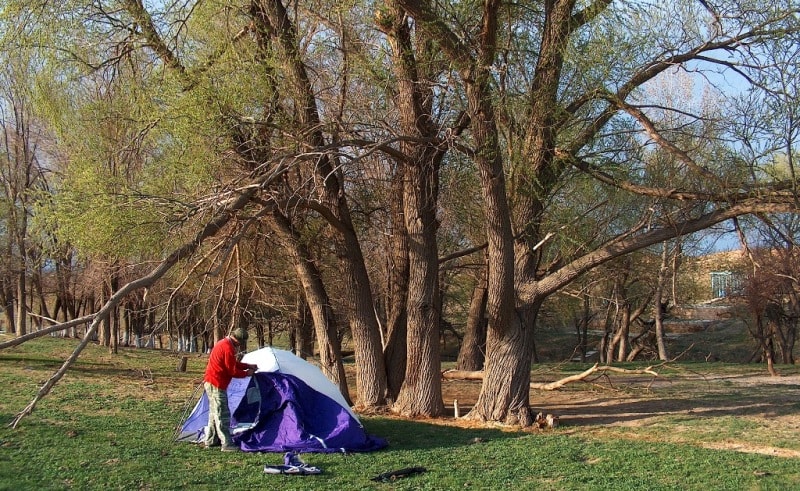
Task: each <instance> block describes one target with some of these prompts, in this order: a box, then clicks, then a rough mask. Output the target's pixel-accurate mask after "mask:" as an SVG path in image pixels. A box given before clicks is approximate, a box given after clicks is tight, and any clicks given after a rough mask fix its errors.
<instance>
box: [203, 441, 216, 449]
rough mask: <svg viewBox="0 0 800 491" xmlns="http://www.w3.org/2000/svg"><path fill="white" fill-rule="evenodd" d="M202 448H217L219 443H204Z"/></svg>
mask: <svg viewBox="0 0 800 491" xmlns="http://www.w3.org/2000/svg"><path fill="white" fill-rule="evenodd" d="M203 446H204V447H205V448H212V447H219V446H220V444H219V442H218V443H208V442H204V443H203Z"/></svg>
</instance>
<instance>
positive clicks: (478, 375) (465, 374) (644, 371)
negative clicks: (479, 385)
mask: <svg viewBox="0 0 800 491" xmlns="http://www.w3.org/2000/svg"><path fill="white" fill-rule="evenodd" d="M606 372H614V373H624V374H627V375H652V376H654V377H658V376H659V375H658V372H656V371H655V370H654V369H653V367H652V366H649V367H647V368H641V369H629V368H619V367H614V366H610V365H602V366H601V365H600V364H599V363H595V364H594V365H593V366H592V367H590V368H589V369H587V370H584V371H583V372H581V373H578V374H575V375H570V376H569V377H564V378H562V379H560V380H556V381H555V382H547V383H538V382H531V384H530V387H531V389H536V390H556V389H560V388H561V387H563V386H565V385H567V384H569V383H572V382H578V381H580V380H584V379H586V378H587V377H589V376H590V375H592V374H595V373H606ZM483 376H484V374H483V371H467V370H447V371H445V372H443V373H442V378H445V379H450V380H483Z"/></svg>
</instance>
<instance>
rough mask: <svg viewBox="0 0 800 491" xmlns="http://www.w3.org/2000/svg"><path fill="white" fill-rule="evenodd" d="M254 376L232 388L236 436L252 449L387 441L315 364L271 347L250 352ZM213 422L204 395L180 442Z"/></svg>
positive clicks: (350, 447)
mask: <svg viewBox="0 0 800 491" xmlns="http://www.w3.org/2000/svg"><path fill="white" fill-rule="evenodd" d="M242 361H243V362H244V363H251V364H254V365H257V366H258V371H257V372H256V374H255V375H253V376H252V377H246V378H243V379H233V381H231V384H230V385H229V386H228V406H229V407H230V411H231V435H232V438H233V441H234V443H236V444H237V445H240V446H241V449H242V450H244V451H247V452H286V451H296V452H369V451H373V450H379V449H381V448H383V447H385V446H386V444H387V443H386V441H385V440H384V439H382V438H377V437H374V436H371V435H368V434H367V433H366V432H365V431H364V427H363V426H362V425H361V422H360V421H359V419H358V417H357V416H356V414H355V413H354V412H353V411H352V409H351V408H350V406H349V405H348V404H347V402H346V401H345V399H344V397H343V396H342V394H341V393H340V392H339V389H338V388H337V387H336V386H335V385H334V384H333V383H332V382H331V381H330V380H328V378H327V377H325V375H324V374H323V373H322V371H321V370H320V369H319V368H317V367H315V366H314V365H312V364H311V363H309V362H307V361H305V360H303V359H302V358H299V357H297V356H295V355H294V354H292V353H290V352H288V351H284V350H279V349H275V348H272V347H267V348H262V349H259V350H256V351H253V352H251V353H247V354H246V355H245V356H244V358H242ZM207 423H208V398H207V397H206V394H205V393H203V395H202V396H201V398H200V400H199V401H198V402H197V404H196V405H195V407H194V409H193V410H192V412H191V414H189V417H188V418H187V419H186V421H185V422H184V423H183V425H182V426H181V430H180V434H179V436H178V440H179V441H195V442H197V441H201V440H202V439H203V437H204V434H205V427H206V424H207Z"/></svg>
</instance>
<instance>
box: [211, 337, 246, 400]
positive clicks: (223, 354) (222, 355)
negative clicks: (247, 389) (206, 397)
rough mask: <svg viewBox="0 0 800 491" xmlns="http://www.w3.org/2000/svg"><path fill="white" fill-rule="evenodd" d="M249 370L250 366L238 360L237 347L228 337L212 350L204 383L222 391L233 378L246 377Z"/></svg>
mask: <svg viewBox="0 0 800 491" xmlns="http://www.w3.org/2000/svg"><path fill="white" fill-rule="evenodd" d="M248 368H250V366H249V365H247V364H246V363H242V362H240V361H237V360H236V346H234V344H233V340H232V339H231V338H230V337H227V338H225V339H222V340H220V341H219V342H218V343H217V344H215V345H214V348H212V349H211V354H210V355H209V357H208V365H207V366H206V374H205V377H203V381H204V382H210V383H211V385H213V386H214V387H217V388H218V389H220V390H225V389H227V388H228V385H229V384H230V383H231V379H232V378H234V377H236V378H242V377H246V376H247V372H246V371H245V370H247V369H248Z"/></svg>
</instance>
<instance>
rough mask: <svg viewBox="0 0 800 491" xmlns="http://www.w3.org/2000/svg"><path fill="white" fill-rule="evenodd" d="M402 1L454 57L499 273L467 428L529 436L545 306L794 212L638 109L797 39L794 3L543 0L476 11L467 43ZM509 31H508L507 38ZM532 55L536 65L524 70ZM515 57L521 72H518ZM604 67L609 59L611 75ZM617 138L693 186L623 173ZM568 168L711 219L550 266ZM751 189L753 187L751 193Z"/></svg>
mask: <svg viewBox="0 0 800 491" xmlns="http://www.w3.org/2000/svg"><path fill="white" fill-rule="evenodd" d="M399 3H400V5H401V6H402V7H403V8H404V9H406V11H408V12H409V13H410V14H411V15H412V16H413V17H414V19H415V21H416V22H417V24H418V25H419V26H420V29H421V30H423V31H424V32H425V33H426V35H427V36H428V37H429V38H430V39H431V40H434V41H435V42H437V43H438V45H439V46H440V48H441V49H442V51H443V52H444V53H445V54H446V55H447V56H448V58H449V59H450V61H451V64H452V66H453V67H454V69H456V70H457V71H458V73H459V75H460V77H461V82H462V83H463V84H464V86H465V88H466V93H467V98H468V101H469V104H468V108H469V114H470V118H471V120H472V127H471V136H472V139H473V145H474V147H475V150H474V155H475V157H474V158H475V162H476V165H477V167H478V169H479V171H480V174H481V177H482V188H483V194H484V202H485V207H486V211H485V213H486V230H487V237H488V243H489V247H488V254H489V272H490V276H489V297H488V298H489V300H488V309H487V310H488V317H489V333H488V340H487V362H486V374H485V377H484V382H483V386H482V390H481V394H480V396H479V399H478V401H477V403H476V405H475V407H474V408H473V410H472V412H471V413H470V416H471V417H473V418H477V419H482V420H500V421H506V422H509V423H520V424H523V425H526V424H530V423H531V422H532V415H531V413H530V408H529V405H528V398H529V394H528V391H529V388H528V386H529V380H530V364H531V361H532V355H533V351H534V350H533V346H534V345H533V333H534V326H535V324H536V319H537V314H538V312H539V308H540V306H541V305H542V302H543V301H544V299H546V298H547V296H549V295H550V294H552V293H553V292H555V291H557V290H558V289H559V288H561V287H563V286H564V285H566V284H568V283H569V282H571V281H573V280H574V279H575V278H577V277H578V276H579V275H581V274H582V273H584V272H586V271H588V270H589V269H591V268H593V267H596V266H597V265H599V264H602V263H604V262H606V261H609V260H610V259H612V258H614V257H618V256H620V255H624V254H626V253H629V252H632V251H634V250H637V249H641V248H643V247H647V246H649V245H652V244H655V243H658V242H660V241H663V240H666V239H668V238H672V237H676V236H679V235H683V234H687V233H692V232H694V231H697V230H700V229H702V228H704V227H707V226H710V225H712V224H714V223H718V222H720V221H723V220H726V219H728V218H730V217H732V216H736V215H739V214H744V213H752V212H759V211H765V212H768V211H776V210H780V209H793V208H794V205H793V204H792V203H791V201H792V200H791V198H788V199H783V198H780V197H779V194H777V193H776V192H775V191H777V189H776V186H774V184H770V185H769V186H767V188H766V189H764V190H763V191H760V193H764V194H766V195H769V196H770V198H768V199H760V198H758V197H756V196H755V195H754V194H752V193H750V192H742V187H741V185H740V184H741V183H736V184H735V185H725V184H727V183H726V182H725V181H723V178H722V177H721V176H717V175H714V174H713V173H712V172H711V171H710V170H709V169H708V168H707V167H705V165H708V164H711V167H714V168H717V169H723V168H724V167H726V165H727V164H728V162H725V163H724V164H725V165H722V164H723V163H720V165H715V163H714V162H709V163H708V164H706V163H703V164H701V163H700V162H698V161H697V160H696V159H697V158H698V157H699V156H696V157H692V155H691V150H690V149H687V148H681V147H680V146H679V144H676V143H674V142H673V141H672V140H671V138H670V135H669V133H668V131H665V130H667V129H668V128H666V127H659V126H658V125H657V124H656V123H655V122H654V121H653V120H651V118H650V117H649V116H648V114H647V111H646V110H645V107H644V106H640V105H638V104H637V102H638V94H637V90H638V89H639V88H640V87H642V86H644V85H645V84H646V83H648V82H649V81H651V80H653V79H654V78H656V77H657V76H659V75H662V74H664V73H666V72H667V70H669V69H672V68H673V67H675V66H684V65H685V66H691V64H692V63H694V62H699V61H701V60H702V62H703V63H705V64H707V66H713V65H717V66H722V67H726V66H730V65H731V62H730V60H729V59H728V58H727V57H725V58H722V57H721V58H715V57H714V56H715V54H717V53H720V52H725V53H727V54H731V53H734V54H736V53H738V54H739V55H740V58H739V59H740V60H744V58H745V57H747V56H749V54H751V53H753V51H752V50H747V49H745V50H741V51H739V50H737V48H738V47H741V46H744V45H747V46H753V45H758V44H761V43H764V42H765V41H766V40H769V39H775V38H778V37H783V36H785V35H786V33H787V30H788V31H791V32H794V31H795V30H796V29H797V26H796V25H794V19H793V16H794V13H796V12H797V6H794V5H792V6H790V8H789V9H788V10H787V9H786V8H785V6H782V7H781V8H774V9H773V8H766V7H767V6H766V5H762V6H763V7H765V10H764V11H763V12H767V15H754V13H753V11H751V10H749V9H745V10H743V11H736V12H735V13H734V9H728V10H724V11H716V10H706V8H705V6H704V5H703V6H701V5H696V4H694V3H692V2H679V3H676V4H671V5H670V6H655V5H647V6H639V5H637V4H635V3H633V2H618V3H615V4H612V2H611V1H610V0H597V1H594V2H589V3H586V4H583V3H581V4H579V3H578V2H575V1H574V0H548V1H546V2H544V3H543V4H542V5H541V7H543V8H539V7H540V6H538V5H537V6H533V8H528V6H522V5H516V4H515V5H508V6H504V5H503V4H501V3H500V2H498V1H496V0H486V1H485V2H483V3H482V10H481V12H480V16H479V17H478V16H477V15H475V14H472V13H471V14H472V15H471V17H468V18H467V19H466V21H467V22H471V23H472V24H473V25H474V29H472V30H467V32H474V33H476V34H475V35H472V36H471V35H469V34H467V35H465V34H461V31H460V30H459V29H460V28H459V27H458V25H457V24H456V23H450V22H448V19H449V18H450V13H449V12H447V11H446V9H448V8H450V6H449V5H444V4H436V5H434V4H433V3H431V2H427V1H425V0H400V2H399ZM651 11H654V12H657V15H649V16H648V17H647V19H646V20H647V22H648V24H649V25H650V26H651V27H649V28H646V29H644V31H642V30H641V28H642V27H645V23H644V20H645V19H644V17H643V15H645V12H651ZM469 15H470V14H468V16H469ZM702 17H705V18H707V19H710V21H711V24H710V25H711V28H709V29H706V28H704V27H703V26H700V25H696V24H694V23H693V22H692V20H691V19H692V18H702ZM675 18H678V19H680V22H682V23H685V24H686V25H692V26H693V27H696V29H695V28H693V29H684V30H683V31H682V33H678V34H675V33H674V31H672V30H671V29H669V28H670V27H671V22H672V20H673V19H675ZM462 22H464V20H462ZM625 23H630V24H628V25H625ZM634 24H635V25H636V28H634ZM623 26H624V29H623V30H621V29H620V28H621V27H623ZM501 27H507V29H505V30H504V31H503V32H499V30H500V28H501ZM637 29H639V30H637ZM624 36H627V38H626V37H624ZM502 40H507V42H508V43H518V44H514V45H513V49H510V50H508V51H507V52H503V53H502V54H503V55H506V54H507V55H508V56H503V57H501V56H499V54H501V53H500V51H499V48H500V47H501V45H500V42H501V41H502ZM656 40H657V42H654V41H656ZM526 41H527V42H528V44H527V45H526V44H524V42H526ZM509 45H511V44H509ZM664 46H667V47H668V48H667V49H664ZM525 48H527V49H525ZM526 53H536V56H535V58H533V59H528V58H526V57H525V54H526ZM726 56H727V55H726ZM604 57H605V58H604ZM517 60H518V64H512V63H509V61H517ZM609 60H614V61H613V63H611V64H609V63H608V61H609ZM752 61H753V60H748V62H750V63H752ZM584 63H592V64H591V65H588V66H592V67H594V69H589V68H587V65H586V64H584ZM602 64H605V66H602ZM761 67H764V65H763V64H761ZM509 74H511V75H514V74H519V75H520V79H519V80H527V81H528V83H527V85H525V84H524V82H519V81H518V82H517V84H516V85H513V86H512V85H508V86H506V85H503V84H504V82H505V81H507V80H509V79H511V77H510V76H509ZM511 80H512V81H513V79H511ZM521 85H524V87H523V88H520V86H521ZM506 87H508V88H516V89H518V90H519V92H518V93H519V96H520V99H521V100H522V101H524V102H525V104H524V105H523V107H522V110H521V111H519V112H518V113H517V114H519V115H520V116H517V119H518V120H517V121H515V123H514V125H513V128H511V130H510V131H509V133H508V134H509V135H510V136H509V137H508V139H509V140H508V141H506V144H507V145H508V148H510V149H511V150H510V151H509V152H508V154H507V156H506V157H505V159H506V160H504V156H503V154H502V152H501V145H500V132H499V128H500V125H501V121H504V119H503V118H510V117H513V116H514V115H515V113H513V112H511V111H509V110H508V109H509V107H508V106H504V107H500V108H498V107H496V106H495V105H494V101H498V100H502V99H501V95H502V93H503V92H502V90H501V89H504V90H505V89H506ZM504 111H505V112H504ZM501 116H502V118H501ZM629 123H634V125H635V126H631V125H630V124H629ZM616 128H620V129H623V128H624V129H625V130H626V131H631V130H634V131H638V132H640V133H641V135H642V137H643V138H644V140H643V141H645V142H646V143H647V144H652V145H657V146H660V147H662V148H663V149H665V151H668V152H670V153H672V154H673V155H675V156H677V157H678V158H679V159H680V162H681V165H682V166H683V169H684V172H685V173H688V174H691V175H692V176H693V179H695V185H694V186H692V187H689V186H687V187H686V188H685V189H680V190H679V189H674V188H671V187H669V186H666V187H661V185H663V183H655V182H648V181H646V180H642V179H639V177H638V176H639V175H641V174H637V173H635V172H634V171H638V170H637V169H635V168H633V169H631V167H630V166H629V165H626V164H628V163H634V162H636V159H635V158H634V159H630V160H628V159H627V158H629V157H635V155H636V154H635V153H634V152H635V150H636V148H637V147H638V146H639V143H640V141H637V140H635V139H629V140H628V141H627V142H626V143H625V145H626V146H627V150H626V151H623V149H624V148H625V147H621V146H620V143H623V142H622V141H616V142H615V141H614V138H616V137H618V135H621V133H617V132H616V131H615V129H616ZM572 166H575V167H576V168H578V169H580V170H581V171H584V172H587V173H589V174H591V175H593V176H594V177H595V178H597V179H599V180H600V181H601V182H603V183H605V184H606V185H609V186H615V187H618V188H621V189H624V190H626V191H630V192H634V193H637V194H641V195H643V196H650V197H653V198H658V199H667V200H677V199H682V200H685V202H691V203H692V204H694V203H699V204H709V205H712V206H711V207H710V209H705V210H704V208H703V207H700V206H697V207H694V208H693V209H692V208H689V207H685V208H686V212H687V213H686V215H685V218H683V219H682V220H681V221H680V222H677V223H676V222H675V221H672V220H670V219H669V218H670V217H663V221H661V222H659V221H658V220H657V219H656V218H660V217H653V219H652V220H646V221H643V222H640V224H639V225H638V226H636V227H634V228H632V229H628V230H618V231H617V233H616V234H614V233H611V234H606V235H605V236H604V237H602V240H599V241H598V242H596V243H594V244H587V247H584V248H580V249H576V250H575V252H574V253H573V254H572V255H570V256H558V255H556V254H554V255H553V257H554V258H555V260H554V261H552V262H551V263H550V264H547V263H544V262H543V259H544V258H545V256H544V248H543V247H541V243H542V241H543V240H545V239H546V238H547V230H546V229H545V228H544V227H545V225H546V223H547V222H546V217H547V208H548V202H549V200H551V199H554V198H555V197H557V196H558V191H559V189H560V188H561V184H562V182H563V180H564V179H565V178H566V177H568V176H569V175H570V174H569V173H568V172H567V171H568V170H569V169H570V167H572ZM645 176H646V174H645ZM730 184H733V183H730ZM753 185H754V184H753V183H748V184H747V188H748V189H750V188H751V187H752V186H753ZM764 194H762V196H763V195H764ZM692 211H693V213H692Z"/></svg>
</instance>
